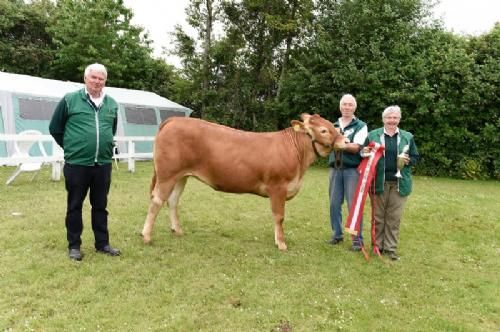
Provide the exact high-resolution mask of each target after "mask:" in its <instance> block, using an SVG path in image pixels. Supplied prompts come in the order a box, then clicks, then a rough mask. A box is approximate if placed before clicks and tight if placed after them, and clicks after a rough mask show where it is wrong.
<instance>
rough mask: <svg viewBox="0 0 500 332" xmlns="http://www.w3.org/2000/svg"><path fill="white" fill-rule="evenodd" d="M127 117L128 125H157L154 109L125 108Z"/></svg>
mask: <svg viewBox="0 0 500 332" xmlns="http://www.w3.org/2000/svg"><path fill="white" fill-rule="evenodd" d="M125 116H126V117H127V122H128V123H133V124H146V125H157V124H158V122H157V120H156V112H155V110H154V108H146V107H140V106H125Z"/></svg>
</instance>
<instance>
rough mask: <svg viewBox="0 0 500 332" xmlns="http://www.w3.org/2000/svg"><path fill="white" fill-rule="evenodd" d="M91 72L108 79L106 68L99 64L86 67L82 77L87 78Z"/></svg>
mask: <svg viewBox="0 0 500 332" xmlns="http://www.w3.org/2000/svg"><path fill="white" fill-rule="evenodd" d="M91 71H96V72H99V73H103V74H104V77H105V78H108V71H107V70H106V67H104V65H101V64H100V63H93V64H91V65H88V66H87V68H85V73H84V75H83V77H87V76H88V75H89V74H90V72H91Z"/></svg>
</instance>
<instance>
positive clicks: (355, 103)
mask: <svg viewBox="0 0 500 332" xmlns="http://www.w3.org/2000/svg"><path fill="white" fill-rule="evenodd" d="M347 98H352V100H353V101H354V108H356V107H358V103H357V102H356V98H354V96H353V95H351V94H349V93H348V94H345V95H343V96H342V98H340V102H339V106H342V102H344V100H345V99H347Z"/></svg>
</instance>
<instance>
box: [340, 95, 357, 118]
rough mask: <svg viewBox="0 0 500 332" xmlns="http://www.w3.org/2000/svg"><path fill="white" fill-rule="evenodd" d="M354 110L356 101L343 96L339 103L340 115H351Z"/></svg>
mask: <svg viewBox="0 0 500 332" xmlns="http://www.w3.org/2000/svg"><path fill="white" fill-rule="evenodd" d="M355 111H356V103H355V101H354V99H353V98H345V99H344V100H342V102H341V103H340V113H342V116H345V117H351V116H353V114H354V112H355Z"/></svg>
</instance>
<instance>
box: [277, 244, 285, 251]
mask: <svg viewBox="0 0 500 332" xmlns="http://www.w3.org/2000/svg"><path fill="white" fill-rule="evenodd" d="M278 249H279V250H280V251H286V249H287V247H286V244H284V243H278Z"/></svg>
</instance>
